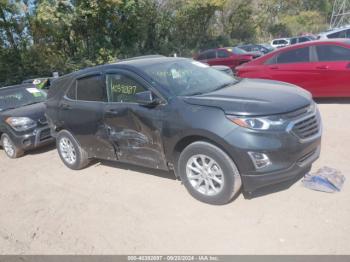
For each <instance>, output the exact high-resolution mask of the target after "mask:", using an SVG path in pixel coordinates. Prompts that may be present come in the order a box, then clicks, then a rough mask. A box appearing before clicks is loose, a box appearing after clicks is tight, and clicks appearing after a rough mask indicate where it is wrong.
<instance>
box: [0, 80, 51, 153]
mask: <svg viewBox="0 0 350 262" xmlns="http://www.w3.org/2000/svg"><path fill="white" fill-rule="evenodd" d="M45 98H46V93H45V92H43V91H41V90H39V89H37V88H36V87H35V86H34V85H33V84H21V85H17V86H10V87H4V88H0V137H1V145H2V147H3V148H4V151H5V153H6V155H7V156H8V157H10V158H17V157H20V156H22V155H23V154H24V152H25V151H26V150H29V149H34V148H37V147H39V146H42V145H46V144H48V143H50V142H53V139H52V137H51V135H50V128H49V127H48V124H47V121H46V118H45V116H44V113H45V104H44V101H45Z"/></svg>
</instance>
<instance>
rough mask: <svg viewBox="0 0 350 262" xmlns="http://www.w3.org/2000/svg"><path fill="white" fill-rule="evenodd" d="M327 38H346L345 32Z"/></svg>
mask: <svg viewBox="0 0 350 262" xmlns="http://www.w3.org/2000/svg"><path fill="white" fill-rule="evenodd" d="M328 38H346V30H343V31H340V32H336V33H333V34H329V35H328Z"/></svg>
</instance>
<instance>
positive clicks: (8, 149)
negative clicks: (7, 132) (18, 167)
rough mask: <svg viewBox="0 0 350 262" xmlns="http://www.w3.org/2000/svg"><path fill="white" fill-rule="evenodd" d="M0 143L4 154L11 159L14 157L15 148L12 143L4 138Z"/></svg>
mask: <svg viewBox="0 0 350 262" xmlns="http://www.w3.org/2000/svg"><path fill="white" fill-rule="evenodd" d="M2 143H3V147H4V150H5V152H6V154H7V155H8V156H10V157H13V156H14V155H15V146H14V144H13V143H12V141H11V140H10V139H8V138H7V137H6V136H5V137H4V139H3V141H2Z"/></svg>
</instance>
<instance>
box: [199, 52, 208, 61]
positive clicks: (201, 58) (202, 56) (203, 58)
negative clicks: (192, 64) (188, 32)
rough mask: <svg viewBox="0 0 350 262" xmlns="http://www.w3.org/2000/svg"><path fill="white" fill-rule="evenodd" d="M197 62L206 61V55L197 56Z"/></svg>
mask: <svg viewBox="0 0 350 262" xmlns="http://www.w3.org/2000/svg"><path fill="white" fill-rule="evenodd" d="M197 59H198V60H205V59H207V53H201V54H199V56H198V57H197Z"/></svg>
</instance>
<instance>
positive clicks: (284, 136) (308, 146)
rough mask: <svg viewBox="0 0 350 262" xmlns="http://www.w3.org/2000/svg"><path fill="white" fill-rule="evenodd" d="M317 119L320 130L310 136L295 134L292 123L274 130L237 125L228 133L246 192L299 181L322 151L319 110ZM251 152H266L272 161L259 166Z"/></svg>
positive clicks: (231, 154)
mask: <svg viewBox="0 0 350 262" xmlns="http://www.w3.org/2000/svg"><path fill="white" fill-rule="evenodd" d="M303 119H304V118H301V120H299V122H300V121H304V120H303ZM317 119H318V132H317V133H315V134H313V135H312V136H310V137H308V139H302V138H300V137H298V136H296V135H295V134H294V133H293V132H294V131H293V130H292V128H290V127H288V128H287V130H285V131H282V130H281V131H271V132H270V131H266V132H259V131H254V130H250V129H247V128H242V127H237V128H236V129H235V130H233V131H232V132H231V133H229V134H228V135H227V136H226V137H225V140H226V141H227V143H229V144H230V146H229V148H228V149H229V152H228V153H229V154H230V156H231V157H232V159H234V161H235V163H236V165H237V167H238V169H239V171H240V174H241V177H242V183H243V190H244V192H247V193H253V192H255V191H258V190H259V189H262V188H264V187H268V186H271V185H277V184H280V183H283V182H287V181H293V180H294V181H296V180H298V179H299V178H301V177H303V176H304V175H305V174H306V173H307V172H309V170H310V169H311V165H312V163H313V162H315V161H316V160H317V159H318V158H319V156H320V151H321V135H322V123H321V118H320V116H319V113H318V112H317ZM306 129H307V128H306ZM249 152H258V153H263V154H266V155H267V156H268V158H269V160H270V162H271V164H270V165H268V166H266V167H263V168H260V169H259V168H256V166H254V163H253V160H252V159H251V157H250V156H249Z"/></svg>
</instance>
